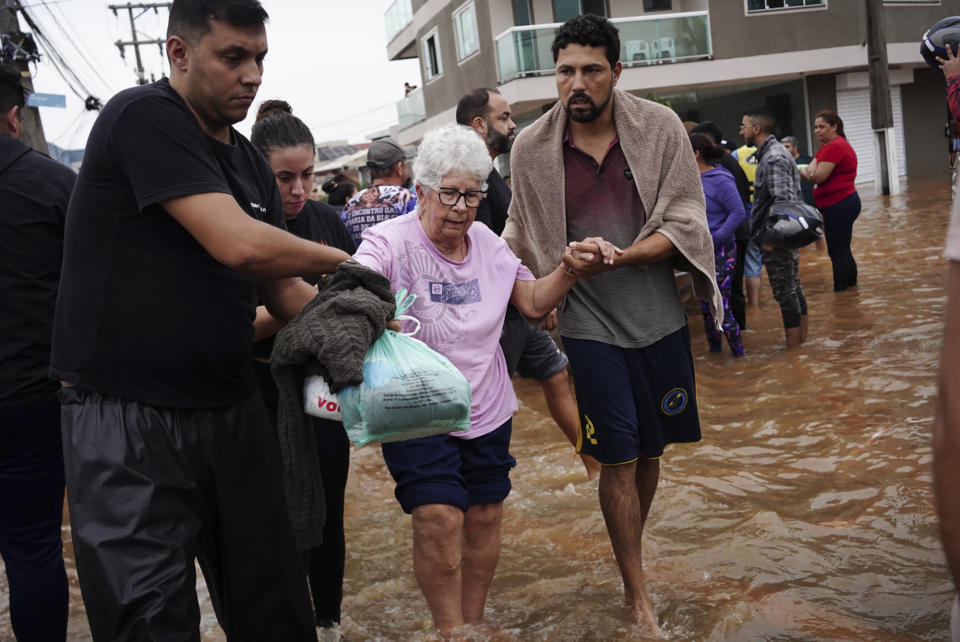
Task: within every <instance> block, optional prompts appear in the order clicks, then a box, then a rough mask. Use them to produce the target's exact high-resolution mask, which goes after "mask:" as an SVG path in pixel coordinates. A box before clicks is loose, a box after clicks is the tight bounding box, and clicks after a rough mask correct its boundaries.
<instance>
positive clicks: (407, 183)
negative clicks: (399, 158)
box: [400, 176, 413, 189]
mask: <svg viewBox="0 0 960 642" xmlns="http://www.w3.org/2000/svg"><path fill="white" fill-rule="evenodd" d="M411 185H413V177H411V176H407V177H406V178H405V179H403V184H402V185H401V186H400V187H402V188H404V189H410V186H411Z"/></svg>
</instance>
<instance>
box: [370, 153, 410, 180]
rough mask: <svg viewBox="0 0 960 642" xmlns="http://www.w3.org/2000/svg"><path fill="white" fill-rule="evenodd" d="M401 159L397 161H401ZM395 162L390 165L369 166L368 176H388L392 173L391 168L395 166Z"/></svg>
mask: <svg viewBox="0 0 960 642" xmlns="http://www.w3.org/2000/svg"><path fill="white" fill-rule="evenodd" d="M402 160H403V159H402V158H401V159H400V160H398V161H397V163H399V162H401V161H402ZM397 163H394V164H393V165H391V166H390V167H371V168H370V178H371V179H373V178H387V177H388V176H392V175H393V168H394V167H396V166H397Z"/></svg>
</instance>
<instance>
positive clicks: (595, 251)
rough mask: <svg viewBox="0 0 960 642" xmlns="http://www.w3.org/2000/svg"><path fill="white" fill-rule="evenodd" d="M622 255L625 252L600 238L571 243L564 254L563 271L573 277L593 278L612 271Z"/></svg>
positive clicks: (592, 237)
mask: <svg viewBox="0 0 960 642" xmlns="http://www.w3.org/2000/svg"><path fill="white" fill-rule="evenodd" d="M620 254H623V250H621V249H620V248H618V247H617V246H616V245H614V244H613V243H611V242H609V241H604V240H603V239H602V238H600V237H599V236H591V237H589V238H585V239H583V240H582V241H580V242H577V241H571V242H570V244H569V245H568V246H567V248H566V249H565V250H564V253H563V269H564V271H565V272H566V273H567V274H570V275H571V276H576V277H578V278H584V277H591V276H593V275H594V274H599V273H600V272H605V271H607V270H609V269H611V268H612V267H613V262H614V259H615V257H616V256H617V255H620Z"/></svg>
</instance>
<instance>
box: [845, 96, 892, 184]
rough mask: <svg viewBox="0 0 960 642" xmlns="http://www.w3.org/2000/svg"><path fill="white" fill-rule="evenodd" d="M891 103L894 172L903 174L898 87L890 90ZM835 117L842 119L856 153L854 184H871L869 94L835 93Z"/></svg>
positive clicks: (871, 137)
mask: <svg viewBox="0 0 960 642" xmlns="http://www.w3.org/2000/svg"><path fill="white" fill-rule="evenodd" d="M890 100H891V102H892V103H893V127H894V130H895V136H896V139H897V171H898V173H899V175H900V176H905V175H906V173H907V155H906V153H905V152H906V150H905V148H904V146H903V108H902V107H901V104H900V86H899V85H894V86H893V87H891V88H890ZM837 113H838V114H840V118H842V119H843V130H844V132H845V133H846V135H847V140H848V141H849V142H850V145H851V146H852V147H853V151H855V152H856V153H857V182H858V183H862V182H865V181H873V180H874V158H873V129H872V128H871V127H870V90H869V89H847V90H843V91H838V92H837Z"/></svg>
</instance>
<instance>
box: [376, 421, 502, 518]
mask: <svg viewBox="0 0 960 642" xmlns="http://www.w3.org/2000/svg"><path fill="white" fill-rule="evenodd" d="M512 432H513V420H512V419H508V420H507V421H506V422H505V423H504V424H503V425H501V426H500V427H499V428H497V429H496V430H494V431H493V432H489V433H487V434H485V435H481V436H479V437H477V438H476V439H460V438H459V437H451V436H450V435H435V436H433V437H422V438H420V439H408V440H406V441H393V442H389V443H386V444H383V445H382V446H381V450H382V451H383V460H384V461H385V462H386V463H387V468H388V469H390V474H391V475H392V476H393V480H394V481H395V482H397V487H396V489H395V490H394V491H393V492H394V495H396V497H397V501H399V502H400V506H401V507H403V512H405V513H411V512H413V509H414V508H416V507H417V506H422V505H424V504H450V505H451V506H456V507H457V508H459V509H460V510H462V511H463V512H466V511H467V509H468V508H470V506H472V505H473V504H497V503H499V502H502V501H503V500H504V499H506V497H507V495H509V494H510V488H511V486H510V469H511V468H513V467H514V466H516V464H517V461H516V460H515V459H514V458H513V457H511V456H510V434H511V433H512Z"/></svg>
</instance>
